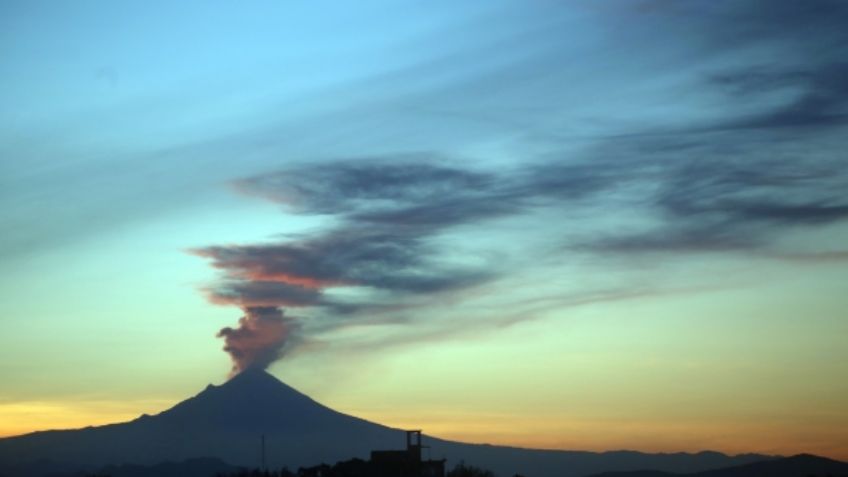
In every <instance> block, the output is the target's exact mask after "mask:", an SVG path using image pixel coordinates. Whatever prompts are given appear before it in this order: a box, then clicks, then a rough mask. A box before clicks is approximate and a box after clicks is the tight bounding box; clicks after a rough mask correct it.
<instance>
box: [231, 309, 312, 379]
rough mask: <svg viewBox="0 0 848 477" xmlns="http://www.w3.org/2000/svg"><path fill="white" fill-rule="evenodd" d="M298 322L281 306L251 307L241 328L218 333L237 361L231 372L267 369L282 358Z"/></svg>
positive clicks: (241, 322) (241, 319) (240, 322)
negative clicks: (288, 316)
mask: <svg viewBox="0 0 848 477" xmlns="http://www.w3.org/2000/svg"><path fill="white" fill-rule="evenodd" d="M296 326H297V325H296V323H295V322H294V321H293V320H290V319H288V318H287V317H285V316H284V315H283V311H282V310H280V309H279V308H277V307H269V306H247V307H244V316H242V317H241V318H240V319H239V325H238V327H237V328H230V327H226V328H223V329H222V330H221V331H219V332H218V336H219V337H222V338H224V350H225V351H226V352H227V353H229V354H230V357H231V358H232V360H233V369H232V371H231V373H230V374H231V375H234V374H237V373H239V372H241V371H244V370H245V369H248V368H260V369H264V368H266V367H268V365H269V364H271V363H272V362H274V361H275V360H277V359H278V358H280V357H281V356H282V355H283V353H284V351H285V347H286V344H287V343H288V340H289V337H290V335H291V334H292V331H293V330H294V329H295V328H296Z"/></svg>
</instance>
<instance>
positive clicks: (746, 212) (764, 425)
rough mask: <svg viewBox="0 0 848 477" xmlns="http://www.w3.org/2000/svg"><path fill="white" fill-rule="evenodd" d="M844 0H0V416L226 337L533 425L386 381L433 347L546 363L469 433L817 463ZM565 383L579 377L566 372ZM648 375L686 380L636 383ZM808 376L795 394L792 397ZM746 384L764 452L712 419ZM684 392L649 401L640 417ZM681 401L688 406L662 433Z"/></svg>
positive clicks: (523, 370)
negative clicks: (728, 434)
mask: <svg viewBox="0 0 848 477" xmlns="http://www.w3.org/2000/svg"><path fill="white" fill-rule="evenodd" d="M846 17H848V12H846V9H845V7H844V6H843V5H842V4H841V3H839V2H830V1H813V2H808V3H803V4H801V3H794V2H765V1H748V2H707V1H703V2H700V1H696V2H687V3H680V2H665V1H635V0H634V1H630V2H620V3H600V2H583V1H571V2H538V3H534V4H532V5H530V6H528V4H527V3H526V2H506V1H504V2H460V3H457V2H357V3H356V4H355V5H354V4H353V3H336V2H309V3H280V2H265V3H262V2H258V3H253V4H250V5H247V6H246V5H235V4H230V3H225V2H181V3H179V4H173V3H171V2H146V3H144V4H143V5H142V4H121V5H118V4H114V3H108V2H73V3H71V2H54V3H49V4H48V3H33V2H6V3H4V5H3V6H2V7H0V45H2V60H0V95H2V100H3V104H4V108H3V111H2V112H0V220H2V223H3V224H4V233H3V234H2V236H0V257H2V260H0V298H1V299H0V313H2V316H3V319H4V322H5V323H6V325H7V330H9V332H8V333H4V334H3V337H2V338H0V340H2V342H0V349H2V351H0V352H2V353H4V354H3V355H0V356H2V358H3V359H2V363H3V364H2V365H0V373H2V377H3V378H4V379H3V381H4V382H5V383H8V388H6V387H4V389H3V392H2V394H1V395H0V402H3V403H7V404H6V405H8V406H13V407H8V408H7V409H10V410H7V411H5V412H6V417H7V419H8V420H9V422H11V419H13V418H15V419H18V418H19V414H14V415H13V413H18V412H19V409H22V407H21V406H23V408H26V406H35V405H36V404H35V403H38V405H39V406H41V405H43V404H44V403H45V402H47V403H52V404H50V405H53V404H56V403H60V404H61V405H62V406H66V407H67V409H71V410H72V411H67V413H66V414H68V415H70V414H73V415H75V416H78V417H79V419H78V420H81V419H88V418H92V415H91V413H90V412H89V411H88V410H90V409H91V407H92V405H91V403H92V402H95V401H96V402H110V403H118V404H115V405H116V406H118V407H119V408H121V409H124V411H122V412H125V413H130V411H128V409H134V407H133V406H135V407H136V408H137V407H143V408H144V409H139V412H142V411H149V410H155V409H156V406H161V402H163V401H168V400H169V399H174V398H179V397H181V396H184V395H186V394H187V393H189V392H191V391H192V390H193V389H195V388H196V387H198V386H200V385H202V384H203V383H205V382H207V381H210V380H219V379H221V378H222V376H224V375H225V374H226V371H227V369H228V368H229V365H228V364H227V361H226V359H227V356H226V355H225V354H224V353H221V352H220V351H219V349H220V347H221V346H222V341H221V340H217V339H215V333H216V332H218V330H221V329H229V330H230V331H227V332H224V337H225V338H226V341H227V343H228V346H229V347H230V350H229V351H230V353H231V354H232V355H233V357H234V360H235V364H236V367H237V369H238V367H239V366H250V365H261V366H271V368H270V369H271V370H272V371H274V372H275V373H277V374H278V375H279V376H281V377H283V378H285V379H287V380H288V381H290V382H292V383H293V384H296V385H298V386H299V387H301V388H304V389H305V390H306V391H308V392H310V393H312V394H315V395H317V396H318V397H322V398H324V399H326V400H328V401H330V403H331V404H334V405H336V406H338V407H342V408H345V409H347V410H349V411H351V412H356V413H359V414H366V415H368V416H369V417H372V418H374V419H377V420H386V419H388V420H392V419H395V421H392V422H394V423H397V424H398V425H400V424H401V423H404V424H406V423H408V424H412V425H416V426H419V425H424V426H425V427H428V426H429V427H430V428H435V429H438V430H442V432H444V433H446V435H447V436H449V437H451V436H452V437H457V438H466V439H476V438H477V437H478V435H477V434H473V435H472V434H468V433H467V431H462V430H461V429H472V428H473V429H477V428H479V429H484V430H485V429H486V427H485V423H486V422H490V424H491V421H492V419H488V420H487V418H486V416H490V417H491V416H492V415H500V414H498V413H503V412H506V411H505V409H509V410H511V411H510V412H512V413H513V414H510V416H512V417H513V418H514V419H513V420H510V419H506V420H504V421H503V422H509V423H512V424H514V423H516V422H525V423H526V422H536V421H538V420H539V419H542V417H540V416H538V415H530V414H532V413H529V411H527V410H528V409H533V408H535V406H536V405H537V404H539V403H536V404H531V403H528V402H527V399H528V398H527V397H526V396H522V395H520V394H517V393H506V394H505V395H504V397H502V398H499V399H492V400H491V402H489V403H488V404H483V405H477V404H474V405H471V404H469V403H471V402H475V403H476V402H477V401H479V397H480V396H478V395H477V394H475V393H473V392H470V391H469V392H468V393H467V394H463V393H462V392H456V393H454V394H453V395H454V396H458V397H457V398H456V401H453V402H442V398H441V397H435V396H434V397H432V399H431V400H429V401H428V400H426V399H425V400H424V401H423V402H421V403H420V405H418V406H417V407H416V406H412V407H410V404H409V402H410V395H411V394H413V393H421V392H424V389H428V387H429V386H431V385H432V384H433V383H434V382H442V381H443V378H444V376H445V375H446V373H447V375H450V376H453V378H451V379H455V380H456V383H462V382H467V380H468V379H469V376H474V379H473V380H474V382H475V383H476V385H477V387H478V388H479V389H492V390H496V389H498V384H497V383H499V382H501V381H502V380H503V379H504V376H508V377H509V378H510V379H514V380H516V382H521V383H523V386H524V387H525V388H526V387H538V386H539V385H540V383H545V384H544V386H545V389H548V392H547V395H549V398H547V399H543V401H544V402H543V403H542V405H540V406H539V407H540V408H543V409H546V410H547V412H549V413H551V415H556V416H558V417H557V418H556V419H552V420H551V421H550V422H553V423H556V424H555V425H553V426H552V427H551V428H550V429H547V430H546V431H545V432H543V433H541V434H540V436H542V437H539V439H541V440H539V441H531V439H532V438H531V437H530V436H528V434H527V433H526V432H523V431H521V430H520V427H521V426H518V427H516V426H515V425H512V424H511V425H512V427H511V429H514V430H513V431H510V430H509V429H506V428H504V429H500V428H499V429H498V430H497V433H496V436H495V438H497V439H498V440H499V442H506V443H519V444H527V445H531V444H532V445H540V446H547V447H564V446H571V447H574V446H578V447H579V446H581V443H580V441H577V440H574V439H573V438H572V437H573V435H574V433H575V432H578V431H577V429H579V433H580V434H581V435H585V436H588V437H586V439H587V440H586V441H585V442H586V443H585V444H583V445H585V446H589V447H592V448H598V449H600V448H611V447H614V446H618V447H631V448H633V447H638V446H639V445H648V446H652V447H650V449H653V450H680V449H679V448H678V447H675V445H676V444H675V443H676V442H683V444H681V445H683V446H684V447H685V449H689V450H691V449H700V448H704V447H707V446H712V447H714V448H719V449H723V450H731V451H734V450H740V451H742V450H760V451H776V452H777V451H779V452H784V451H788V450H792V449H817V450H820V451H821V452H825V453H828V452H829V453H831V455H836V454H839V455H843V456H844V455H845V454H844V452H846V451H845V449H844V448H840V447H838V446H836V445H835V444H834V443H835V442H837V441H843V442H844V441H845V439H842V437H844V436H843V435H842V434H839V432H843V434H844V431H838V429H839V426H842V424H848V415H846V414H845V412H844V409H842V410H841V411H840V410H839V409H840V408H839V407H838V406H837V404H835V403H836V402H838V401H839V400H840V399H842V398H845V397H848V394H846V393H848V389H846V388H845V386H844V384H838V383H836V382H835V380H834V379H833V377H834V376H838V375H841V374H844V372H845V371H848V370H846V369H845V365H844V363H845V362H848V360H846V359H845V358H848V356H846V354H845V351H844V350H843V349H842V348H841V346H839V342H840V340H841V339H842V338H844V337H845V336H846V331H848V329H846V321H845V315H844V311H843V310H844V308H845V305H846V302H845V285H844V284H845V283H848V280H846V278H848V276H847V275H848V271H846V267H845V264H846V258H848V249H846V248H845V245H844V244H845V243H846V240H845V239H846V238H848V228H846V221H845V219H846V218H848V202H846V200H845V192H844V191H845V190H848V175H847V174H846V172H845V171H846V170H848V169H846V167H845V166H846V159H845V157H844V152H843V151H844V149H845V139H844V138H845V137H846V134H845V133H846V121H847V120H848V82H846V73H848V67H846V63H845V61H844V59H843V58H844V56H845V54H844V53H845V50H846V48H848V36H846V34H845V33H844V31H843V30H844V28H843V27H842V26H843V25H844V20H845V18H846ZM240 316H242V317H244V318H243V320H242V321H241V324H239V323H238V321H239V317H240ZM787 355H791V356H793V357H794V358H793V359H791V360H789V361H784V360H783V359H782V358H780V357H781V356H787ZM505 356H521V358H517V357H516V358H508V359H507V358H505ZM280 357H282V360H281V361H278V358H280ZM419 358H420V359H427V360H429V362H431V363H432V364H431V365H430V368H428V369H422V370H420V373H421V375H420V379H419V380H418V381H416V382H417V384H412V383H406V381H405V380H406V377H405V376H404V375H403V373H401V372H400V371H399V370H402V369H405V367H406V366H407V365H408V364H409V362H416V361H417V360H418V359H419ZM643 358H644V361H641V360H643ZM514 362H519V363H524V364H519V365H516V364H514ZM634 362H642V363H643V364H644V363H653V364H650V366H648V365H645V366H648V367H640V368H638V369H636V370H634V368H633V366H635V365H634V364H633V363H634ZM486 363H499V366H500V367H501V369H503V372H500V373H498V372H494V373H492V372H490V371H487V370H488V369H489V365H487V364H486ZM511 363H512V364H511ZM640 366H641V365H640ZM548 367H550V369H548ZM540 368H544V369H543V371H539V369H540ZM378 370H379V372H378ZM639 370H641V371H639ZM692 370H696V371H692ZM640 372H641V373H642V374H640ZM586 373H592V375H593V376H596V377H597V376H608V377H609V378H608V379H606V380H602V381H601V382H596V381H593V379H596V378H592V379H589V380H588V381H587V380H584V381H582V383H583V384H581V385H579V386H577V388H579V389H584V387H585V392H584V391H581V392H578V393H576V394H574V395H568V393H567V392H566V390H567V389H574V386H575V382H574V379H576V378H574V377H577V376H586ZM840 373H841V374H840ZM375 374H381V375H384V376H390V377H392V379H393V380H394V381H393V380H392V379H385V380H384V379H380V380H374V379H372V378H373V376H374V375H375ZM752 374H753V375H756V376H760V377H761V381H757V382H758V384H757V386H754V388H755V389H753V390H751V391H750V392H749V393H747V394H744V396H741V397H739V396H737V395H736V394H735V393H736V392H737V391H736V390H737V389H738V383H740V382H745V380H746V379H749V378H750V376H751V375H752ZM628 376H631V377H632V376H641V377H642V378H643V380H642V381H639V382H637V381H635V380H631V379H630V378H628ZM322 377H332V379H329V378H327V379H324V378H322ZM569 377H572V378H574V379H571V378H569ZM197 378H200V379H199V381H198V382H195V381H197ZM681 380H682V381H681ZM328 381H330V382H332V383H336V385H330V384H328ZM672 381H674V382H684V383H689V384H691V386H688V387H687V386H683V387H681V389H679V390H676V391H674V392H672V393H671V394H670V395H669V396H670V397H669V396H666V397H662V398H661V397H659V396H661V395H664V394H663V393H664V392H666V391H667V389H666V388H664V387H663V384H662V383H668V382H672ZM393 382H394V383H396V384H395V385H393V384H392V383H393ZM640 382H641V383H646V382H647V383H652V386H651V389H652V391H651V392H649V393H646V394H644V395H641V394H640V395H639V396H640V397H639V398H638V399H634V400H633V401H632V402H631V401H626V400H624V401H621V402H618V401H613V402H610V403H606V406H607V407H605V408H603V409H608V410H609V409H613V408H616V409H626V410H629V411H630V413H631V414H630V415H633V416H637V417H638V419H637V421H638V422H637V423H636V424H633V423H631V424H628V425H626V426H624V427H623V428H626V429H632V430H631V431H627V432H624V433H623V434H622V433H621V432H619V431H615V432H613V431H611V429H613V428H615V426H616V425H618V426H619V427H618V428H619V429H620V428H622V427H621V426H622V421H621V419H622V418H621V417H620V416H619V417H616V416H617V415H616V413H614V412H611V411H610V412H609V413H608V414H604V410H603V409H601V408H597V406H595V405H593V404H592V403H593V402H597V401H598V398H597V395H600V394H602V395H626V394H628V393H631V394H632V392H633V389H635V387H638V386H639V383H640ZM109 383H113V384H109ZM397 383H404V384H402V385H401V384H397ZM787 383H795V385H797V386H798V387H799V388H803V389H807V390H808V391H807V392H808V393H809V394H805V393H804V392H800V391H797V390H796V389H795V387H794V386H789V385H788V384H787ZM457 386H459V384H457ZM581 386H582V387H581ZM91 388H97V389H98V391H97V392H91V391H90V389H91ZM519 388H521V386H519ZM353 389H360V390H361V391H359V392H353V391H352V390H353ZM398 389H401V390H404V391H398ZM457 391H458V389H457ZM404 392H407V393H409V394H404ZM822 394H824V395H827V396H828V398H827V399H825V402H822V403H820V408H821V409H823V411H822V413H823V414H816V415H814V416H813V415H809V414H808V411H804V410H803V406H801V403H804V402H810V401H811V400H815V399H817V398H815V396H820V395H822ZM705 395H709V396H713V397H714V399H712V400H710V401H709V402H701V401H700V399H701V398H700V397H699V396H705ZM470 396H473V397H474V399H472V398H471V397H470ZM769 396H780V399H778V400H777V401H778V402H779V403H781V404H780V405H776V407H775V408H774V409H771V408H770V410H769V411H768V412H765V411H764V412H761V413H754V414H756V416H755V417H752V418H751V421H752V422H754V424H751V425H750V426H749V427H746V428H745V429H743V430H740V433H739V435H745V432H749V433H751V435H756V434H762V433H763V432H772V431H774V432H783V433H784V434H785V435H790V436H794V437H792V438H787V439H788V440H787V441H786V442H783V441H781V442H778V440H775V441H774V442H771V443H764V444H762V446H763V447H760V448H758V449H747V448H743V447H744V446H743V444H744V441H742V440H734V439H730V438H727V439H722V438H720V437H719V436H720V432H719V431H717V430H715V429H713V428H711V427H710V425H709V423H710V422H719V423H724V424H727V425H730V424H729V423H731V422H736V421H738V417H739V415H745V412H744V410H746V409H750V408H751V406H753V403H756V402H759V401H761V400H762V399H766V398H767V397H769ZM131 398H132V399H141V400H142V401H133V400H132V399H131ZM831 398H832V400H831ZM668 400H671V401H668ZM534 402H535V401H534ZM556 402H568V403H569V407H570V409H571V410H572V411H573V413H574V414H569V413H568V412H565V411H564V410H562V409H557V408H556V405H555V403H556ZM689 402H696V403H697V405H695V406H694V409H695V411H692V412H691V413H688V414H687V413H684V414H685V415H682V417H679V418H680V419H681V420H680V421H679V422H677V421H674V420H673V419H671V418H669V417H668V416H664V415H663V414H662V413H661V412H660V411H661V410H663V409H666V410H668V409H678V408H679V409H685V408H686V406H685V404H686V403H689ZM121 403H123V404H121ZM374 403H380V404H379V405H375V404H374ZM56 405H58V404H56ZM120 406H124V407H120ZM375 406H376V407H375ZM440 406H445V407H446V408H449V409H453V410H454V411H453V413H450V412H447V411H445V412H447V414H445V412H442V411H440V409H442V408H441V407H440ZM463 406H467V408H465V407H463ZM0 407H2V405H0ZM95 407H96V406H95ZM62 409H65V407H63V408H62ZM457 409H459V410H462V411H461V412H460V411H458V410H457ZM472 411H474V412H478V414H473V412H472ZM583 411H585V412H584V413H583V414H581V412H583ZM0 412H4V411H2V410H0ZM681 412H682V411H681ZM469 413H471V414H469ZM587 413H588V414H591V415H592V416H595V414H594V413H597V416H596V417H593V418H592V419H589V421H586V422H584V421H581V420H580V419H581V418H580V416H581V415H582V416H584V417H585V416H586V415H587ZM61 414H62V413H58V414H57V416H59V417H61ZM116 415H117V414H116ZM463 415H465V416H471V417H468V418H467V419H471V420H473V421H474V423H475V424H474V425H473V426H470V427H469V426H468V422H465V427H463V426H460V425H458V424H455V423H456V422H458V420H460V419H461V418H460V416H463ZM15 416H17V417H15ZM409 416H428V417H422V418H420V419H423V421H414V419H415V418H411V417H409ZM823 416H825V417H826V419H825V417H823ZM59 417H57V419H59ZM501 418H503V416H500V417H499V418H498V419H501ZM534 419H535V420H536V421H534ZM593 419H594V420H593ZM634 419H635V418H634ZM687 419H688V420H687ZM823 419H824V420H828V421H829V422H833V423H834V424H833V425H825V424H823V423H822V422H823V421H822V420H823ZM59 420H60V421H61V419H59ZM61 422H65V421H61ZM68 422H70V421H68ZM74 422H77V421H74ZM452 423H453V424H452ZM681 423H688V424H686V425H688V426H689V427H690V428H692V429H697V430H698V431H697V432H692V433H690V434H687V437H686V439H684V440H682V441H681V439H682V437H681V435H680V431H679V429H678V428H677V427H675V426H680V425H684V424H681ZM840 423H842V424H840ZM57 425H60V424H57ZM475 426H476V427H475ZM492 426H494V425H493V424H492ZM628 426H629V427H628ZM769 426H771V427H769ZM24 427H25V426H23V427H20V428H21V429H23V428H24ZM494 427H497V426H494ZM494 427H493V428H492V429H494ZM743 427H744V426H743ZM841 428H842V429H844V428H848V426H842V427H841ZM10 429H11V428H10ZM15 429H18V428H17V427H15ZM764 429H767V430H764ZM640 430H641V431H640ZM743 431H744V432H743ZM5 432H7V433H11V432H13V430H8V431H5ZM462 432H466V434H462ZM480 432H481V435H486V433H485V431H480ZM628 432H629V433H628ZM640 432H642V434H640ZM646 432H647V433H649V434H650V435H651V436H652V438H651V439H647V440H646V439H644V433H646ZM457 433H459V434H457ZM793 433H794V434H793ZM569 436H572V437H569ZM604 436H614V437H609V438H605V437H604ZM834 436H835V437H834ZM792 439H795V440H792ZM769 446H770V447H769ZM840 453H841V454H840Z"/></svg>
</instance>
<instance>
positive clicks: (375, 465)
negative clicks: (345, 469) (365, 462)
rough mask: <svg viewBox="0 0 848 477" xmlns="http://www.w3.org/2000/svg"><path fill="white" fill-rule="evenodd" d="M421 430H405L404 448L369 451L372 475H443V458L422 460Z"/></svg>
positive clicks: (437, 476) (429, 476)
mask: <svg viewBox="0 0 848 477" xmlns="http://www.w3.org/2000/svg"><path fill="white" fill-rule="evenodd" d="M423 447H424V446H422V445H421V431H420V430H415V431H406V450H381V451H371V462H370V464H371V471H372V472H373V475H374V477H445V459H441V460H422V459H421V449H422V448H423Z"/></svg>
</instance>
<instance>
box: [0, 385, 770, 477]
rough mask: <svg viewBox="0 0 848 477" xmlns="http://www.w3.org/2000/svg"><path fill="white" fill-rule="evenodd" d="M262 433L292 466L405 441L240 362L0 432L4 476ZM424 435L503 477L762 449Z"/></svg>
mask: <svg viewBox="0 0 848 477" xmlns="http://www.w3.org/2000/svg"><path fill="white" fill-rule="evenodd" d="M261 435H265V436H266V449H267V463H268V465H269V466H272V467H283V466H288V467H289V468H298V467H301V466H312V465H315V464H319V463H322V462H325V463H333V462H338V461H341V460H347V459H350V458H353V457H359V458H368V456H369V453H370V451H371V450H375V449H396V448H401V447H402V446H403V444H404V442H405V434H404V433H403V431H401V430H398V429H392V428H389V427H386V426H382V425H379V424H375V423H372V422H369V421H366V420H364V419H359V418H356V417H353V416H349V415H346V414H342V413H339V412H336V411H334V410H332V409H330V408H328V407H326V406H323V405H321V404H319V403H317V402H315V401H314V400H312V399H311V398H309V397H307V396H305V395H304V394H301V393H300V392H298V391H296V390H294V389H293V388H291V387H289V386H287V385H285V384H283V383H282V382H280V381H279V380H277V379H276V378H275V377H273V376H271V375H270V374H268V373H266V372H264V371H246V372H243V373H241V374H239V375H237V376H236V377H234V378H233V379H231V380H230V381H228V382H226V383H225V384H223V385H221V386H212V385H210V386H208V387H207V388H206V389H205V390H204V391H203V392H201V393H200V394H198V395H197V396H194V397H192V398H190V399H187V400H185V401H183V402H181V403H179V404H177V405H176V406H174V407H172V408H170V409H168V410H166V411H164V412H161V413H159V414H157V415H154V416H147V415H143V416H141V417H139V418H138V419H135V420H133V421H130V422H124V423H119V424H110V425H106V426H98V427H87V428H84V429H77V430H62V431H44V432H35V433H32V434H27V435H23V436H17V437H9V438H5V439H0V476H7V477H11V476H15V477H27V476H39V477H40V476H42V475H45V474H48V473H57V470H59V469H61V470H77V469H84V470H92V471H93V470H97V469H100V468H102V467H104V466H106V465H122V464H138V465H148V466H149V465H154V464H158V463H161V462H165V461H173V462H181V461H185V460H187V459H194V458H200V457H212V458H217V459H221V460H223V461H225V462H226V463H228V464H232V465H238V466H249V467H255V466H257V465H258V463H259V458H260V436H261ZM425 440H426V442H425V444H427V445H430V446H431V450H430V455H431V456H432V457H433V458H447V459H448V460H449V461H451V462H453V463H457V462H459V461H460V460H463V461H465V462H466V463H468V464H472V465H478V466H480V467H484V468H489V469H492V470H494V471H495V472H496V473H497V474H499V475H501V476H508V475H513V474H516V473H522V474H523V475H530V476H532V477H572V476H573V477H577V476H585V475H589V474H593V473H598V472H603V471H621V470H634V469H646V468H648V469H659V470H663V471H669V472H687V471H701V470H706V469H712V468H718V467H725V466H731V465H736V464H743V463H749V462H754V461H758V460H763V459H766V458H768V457H766V456H758V455H740V456H726V455H724V454H720V453H716V452H702V453H697V454H687V453H677V454H645V453H641V452H632V451H615V452H603V453H595V452H581V451H552V450H533V449H521V448H514V447H501V446H490V445H479V444H465V443H459V442H452V441H446V440H441V439H436V438H431V437H427V438H426V439H425ZM33 463H36V464H33ZM47 470H49V472H48V471H47Z"/></svg>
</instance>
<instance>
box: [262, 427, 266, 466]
mask: <svg viewBox="0 0 848 477" xmlns="http://www.w3.org/2000/svg"><path fill="white" fill-rule="evenodd" d="M262 470H263V471H264V470H266V468H265V434H262Z"/></svg>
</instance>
